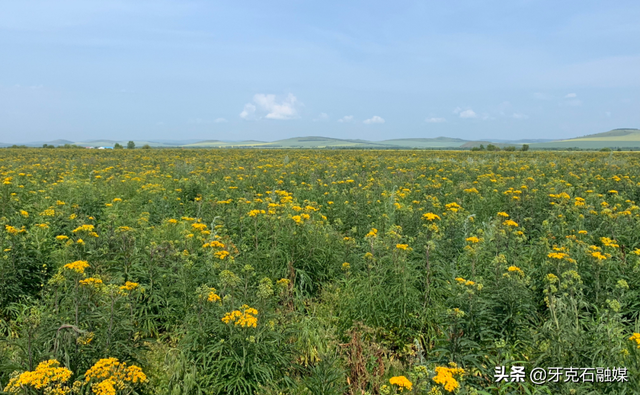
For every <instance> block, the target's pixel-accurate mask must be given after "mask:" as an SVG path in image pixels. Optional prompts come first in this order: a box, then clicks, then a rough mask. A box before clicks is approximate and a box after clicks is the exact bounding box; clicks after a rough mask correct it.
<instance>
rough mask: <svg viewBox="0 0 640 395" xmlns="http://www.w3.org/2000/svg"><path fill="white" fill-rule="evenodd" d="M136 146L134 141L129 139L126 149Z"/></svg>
mask: <svg viewBox="0 0 640 395" xmlns="http://www.w3.org/2000/svg"><path fill="white" fill-rule="evenodd" d="M134 148H136V143H134V142H133V141H129V142H128V143H127V149H134Z"/></svg>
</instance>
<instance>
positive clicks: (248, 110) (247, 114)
mask: <svg viewBox="0 0 640 395" xmlns="http://www.w3.org/2000/svg"><path fill="white" fill-rule="evenodd" d="M255 112H256V106H254V105H253V104H251V103H247V104H245V105H244V110H242V112H241V113H240V118H243V119H251V118H253V114H255Z"/></svg>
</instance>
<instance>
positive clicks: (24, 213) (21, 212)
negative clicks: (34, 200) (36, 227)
mask: <svg viewBox="0 0 640 395" xmlns="http://www.w3.org/2000/svg"><path fill="white" fill-rule="evenodd" d="M20 215H22V216H23V217H25V218H29V213H28V212H26V211H25V210H20Z"/></svg>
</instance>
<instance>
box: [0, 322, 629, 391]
mask: <svg viewBox="0 0 640 395" xmlns="http://www.w3.org/2000/svg"><path fill="white" fill-rule="evenodd" d="M629 340H631V341H634V342H636V344H637V345H638V348H640V333H634V334H633V335H631V337H630V338H629ZM5 391H6V390H5Z"/></svg>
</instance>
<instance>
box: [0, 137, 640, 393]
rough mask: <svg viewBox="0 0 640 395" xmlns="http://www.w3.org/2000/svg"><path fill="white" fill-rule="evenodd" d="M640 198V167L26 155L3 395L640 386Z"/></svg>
mask: <svg viewBox="0 0 640 395" xmlns="http://www.w3.org/2000/svg"><path fill="white" fill-rule="evenodd" d="M295 143H296V144H298V143H303V142H302V141H299V140H298V141H296V142H295ZM639 199H640V156H638V155H636V154H634V153H615V152H614V153H599V152H576V153H567V152H558V153H554V152H469V151H466V152H464V151H458V152H451V151H437V152H434V151H406V150H366V151H365V150H325V151H321V150H304V149H286V150H284V149H283V150H279V149H271V150H247V149H216V150H202V149H166V150H126V149H125V150H114V151H111V150H108V151H106V150H101V151H97V150H84V149H67V150H62V149H61V150H57V149H56V150H51V149H31V150H24V149H22V150H21V149H3V150H0V251H1V252H0V340H1V341H0V387H4V388H5V389H6V391H9V392H10V393H19V394H27V393H29V394H31V393H37V391H40V392H42V391H44V390H46V391H48V392H47V393H54V392H52V391H54V390H55V391H58V392H57V393H61V394H79V393H81V394H89V393H94V394H101V393H109V394H116V393H117V394H124V393H133V391H136V392H137V393H140V394H158V395H160V394H162V395H165V394H166V395H169V394H176V395H177V394H185V395H186V394H267V395H276V394H291V395H293V394H296V395H297V394H324V395H340V394H350V395H351V394H358V395H360V394H362V393H365V394H366V393H368V394H384V395H386V394H394V393H395V394H399V393H402V394H421V395H425V394H435V393H441V394H447V393H456V394H465V395H466V394H485V393H511V394H532V393H553V394H582V393H584V394H588V393H594V394H595V393H597V394H622V393H628V394H630V393H633V392H634V391H635V389H637V388H640V381H638V380H639V377H640V348H639V347H640V327H639V326H640V324H639V322H640V321H639V312H640V234H638V231H637V230H638V229H639V228H640V209H639V208H638V205H637V202H638V200H639ZM125 363H126V365H123V364H125ZM511 365H521V366H524V367H525V369H526V372H527V374H528V372H530V371H531V369H533V368H534V367H542V368H546V367H554V366H555V367H558V366H559V367H577V368H589V367H609V368H612V367H616V368H617V367H624V368H625V369H627V370H628V380H629V381H628V382H613V383H611V382H608V383H597V382H592V383H574V382H568V383H565V382H563V379H561V380H560V381H559V382H557V383H556V382H545V383H543V384H542V385H534V384H532V383H531V382H530V381H529V380H528V379H527V381H526V382H523V383H497V382H496V381H495V378H494V373H495V367H496V366H511ZM14 372H15V373H14ZM45 377H57V379H56V380H49V381H43V380H44V378H45ZM74 382H77V383H76V384H75V385H74ZM38 383H40V384H38ZM42 383H45V384H42ZM36 385H40V387H39V388H36ZM109 386H112V387H113V388H114V390H113V392H109V391H111V390H109V391H107V389H108V388H109ZM116 387H117V388H118V389H116ZM100 388H106V389H105V390H104V391H107V392H97V391H101V390H100ZM29 391H30V392H29ZM482 391H485V392H482ZM540 391H542V392H540Z"/></svg>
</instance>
